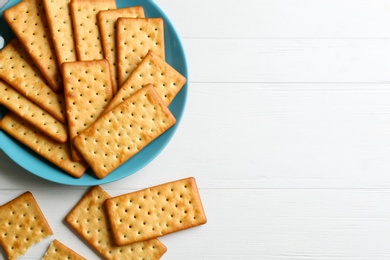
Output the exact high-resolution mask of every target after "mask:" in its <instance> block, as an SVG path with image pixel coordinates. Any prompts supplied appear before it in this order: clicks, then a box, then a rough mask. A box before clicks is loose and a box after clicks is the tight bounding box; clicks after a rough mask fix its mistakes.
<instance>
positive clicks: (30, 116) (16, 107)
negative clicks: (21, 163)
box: [0, 80, 68, 143]
mask: <svg viewBox="0 0 390 260" xmlns="http://www.w3.org/2000/svg"><path fill="white" fill-rule="evenodd" d="M0 105H4V106H5V107H6V108H8V109H9V110H10V111H12V112H13V113H14V114H16V115H17V116H19V117H21V118H23V119H24V120H26V121H27V122H29V123H30V124H31V125H33V126H34V127H36V128H38V129H39V130H40V131H42V132H43V133H44V134H46V135H47V136H49V137H50V138H52V139H53V140H55V141H57V142H59V143H65V142H66V141H67V140H68V127H67V126H66V125H64V124H63V123H61V122H59V121H58V120H57V119H56V118H54V117H53V116H52V115H50V114H49V113H47V112H46V111H45V110H43V109H42V108H41V107H39V106H37V105H35V104H34V103H33V102H31V101H30V100H29V99H28V98H26V97H25V96H23V95H22V94H20V93H19V92H18V91H17V90H15V89H14V88H13V87H12V86H10V85H9V84H7V83H5V82H4V81H2V80H0Z"/></svg>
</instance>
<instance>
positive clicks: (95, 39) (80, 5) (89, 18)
mask: <svg viewBox="0 0 390 260" xmlns="http://www.w3.org/2000/svg"><path fill="white" fill-rule="evenodd" d="M115 8H116V2H115V0H72V1H71V2H70V11H71V17H72V23H73V28H74V39H75V44H76V50H77V51H76V53H77V59H78V60H80V61H83V60H101V59H103V48H102V44H101V41H100V32H99V27H98V24H97V14H98V12H99V11H101V10H110V9H115Z"/></svg>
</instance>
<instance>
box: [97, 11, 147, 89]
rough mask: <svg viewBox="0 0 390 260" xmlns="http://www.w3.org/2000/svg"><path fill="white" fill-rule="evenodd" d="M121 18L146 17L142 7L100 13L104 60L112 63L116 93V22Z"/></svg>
mask: <svg viewBox="0 0 390 260" xmlns="http://www.w3.org/2000/svg"><path fill="white" fill-rule="evenodd" d="M119 17H129V18H143V17H145V14H144V9H143V7H142V6H134V7H128V8H119V9H113V10H106V11H100V12H99V13H98V23H99V29H100V35H101V39H102V45H103V53H104V58H106V59H107V60H108V62H109V63H110V70H111V78H112V82H113V87H114V92H116V90H117V89H118V77H117V69H116V57H117V54H116V40H115V38H116V36H115V32H116V20H117V19H118V18H119Z"/></svg>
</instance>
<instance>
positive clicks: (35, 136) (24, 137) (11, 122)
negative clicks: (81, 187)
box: [1, 112, 88, 178]
mask: <svg viewBox="0 0 390 260" xmlns="http://www.w3.org/2000/svg"><path fill="white" fill-rule="evenodd" d="M1 128H2V130H3V131H4V132H6V133H8V134H9V135H10V136H12V137H14V138H15V139H16V140H18V141H19V142H21V143H23V144H24V145H26V146H27V147H29V148H30V149H31V150H32V151H34V152H36V153H37V154H39V155H41V156H42V157H44V158H46V159H47V160H48V161H50V162H52V163H53V164H55V165H57V166H58V167H59V168H61V169H62V170H64V171H65V172H67V173H69V174H70V175H71V176H73V177H75V178H80V177H81V176H83V174H84V173H85V171H86V169H87V168H88V165H87V164H86V163H85V162H84V161H82V162H74V161H72V159H71V152H70V147H69V143H68V142H66V143H63V144H60V143H57V142H55V141H53V140H52V139H51V138H49V137H47V136H46V135H45V134H43V133H42V132H41V131H39V130H38V129H36V128H35V127H33V126H31V125H30V124H28V123H27V122H26V121H24V120H23V119H21V118H19V117H17V116H16V115H14V114H12V113H10V112H8V113H7V114H6V115H5V116H4V117H3V119H2V121H1Z"/></svg>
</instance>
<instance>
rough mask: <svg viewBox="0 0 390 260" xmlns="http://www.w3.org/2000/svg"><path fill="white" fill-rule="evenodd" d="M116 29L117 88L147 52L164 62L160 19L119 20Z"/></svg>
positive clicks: (162, 31) (161, 22) (162, 27)
mask: <svg viewBox="0 0 390 260" xmlns="http://www.w3.org/2000/svg"><path fill="white" fill-rule="evenodd" d="M116 28H117V30H116V42H117V66H118V67H117V69H118V80H119V86H121V85H122V84H123V83H124V82H125V80H126V79H127V78H128V77H129V75H130V74H131V72H132V71H133V70H134V69H135V67H137V65H138V64H139V63H140V62H141V60H142V59H143V58H144V57H145V56H146V54H148V52H149V51H153V52H155V53H156V54H157V55H159V56H160V57H161V58H162V59H164V60H165V44H164V20H163V19H162V18H119V19H118V20H117V25H116Z"/></svg>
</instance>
